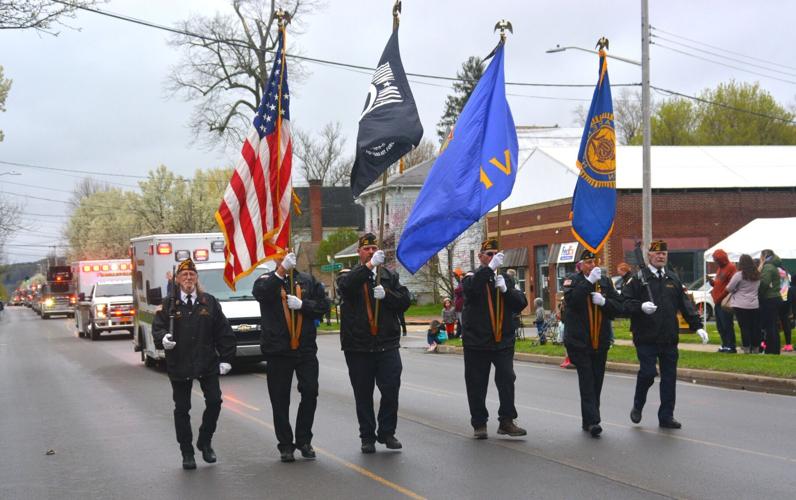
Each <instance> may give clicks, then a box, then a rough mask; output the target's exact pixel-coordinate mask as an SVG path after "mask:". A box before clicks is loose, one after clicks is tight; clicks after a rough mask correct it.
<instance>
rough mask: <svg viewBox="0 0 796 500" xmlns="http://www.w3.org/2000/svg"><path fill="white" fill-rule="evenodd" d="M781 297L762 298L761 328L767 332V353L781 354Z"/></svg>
mask: <svg viewBox="0 0 796 500" xmlns="http://www.w3.org/2000/svg"><path fill="white" fill-rule="evenodd" d="M780 304H782V300H781V299H780V298H773V299H760V329H761V330H764V331H765V332H766V336H765V338H764V339H763V340H765V341H766V354H779V325H778V324H777V323H779V306H780Z"/></svg>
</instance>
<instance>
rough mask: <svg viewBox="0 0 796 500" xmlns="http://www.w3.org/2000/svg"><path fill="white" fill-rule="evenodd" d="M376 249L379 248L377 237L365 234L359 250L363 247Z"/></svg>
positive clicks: (361, 237) (361, 239)
mask: <svg viewBox="0 0 796 500" xmlns="http://www.w3.org/2000/svg"><path fill="white" fill-rule="evenodd" d="M371 246H373V247H375V246H378V242H377V240H376V235H375V234H373V233H365V234H363V235H362V236H360V237H359V248H362V247H371Z"/></svg>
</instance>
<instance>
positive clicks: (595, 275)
mask: <svg viewBox="0 0 796 500" xmlns="http://www.w3.org/2000/svg"><path fill="white" fill-rule="evenodd" d="M602 277H603V270H602V269H600V268H599V267H597V266H594V269H592V270H591V272H590V273H589V275H588V276H586V279H587V280H589V283H591V284H592V285H593V284H595V283H597V282H598V281H600V278H602Z"/></svg>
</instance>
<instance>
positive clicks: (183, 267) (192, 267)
mask: <svg viewBox="0 0 796 500" xmlns="http://www.w3.org/2000/svg"><path fill="white" fill-rule="evenodd" d="M183 271H193V272H196V264H194V263H193V261H192V260H191V258H190V257H188V258H187V259H185V260H184V261H182V262H180V265H178V266H177V274H180V273H181V272H183Z"/></svg>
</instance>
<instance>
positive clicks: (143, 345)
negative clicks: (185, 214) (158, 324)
mask: <svg viewBox="0 0 796 500" xmlns="http://www.w3.org/2000/svg"><path fill="white" fill-rule="evenodd" d="M130 254H131V256H132V262H133V302H134V308H135V325H134V327H135V329H134V334H133V349H134V350H135V351H136V352H140V353H141V361H143V362H144V365H145V366H147V367H150V366H154V365H155V364H157V363H160V362H161V361H162V360H164V359H165V353H164V352H163V350H162V349H156V348H155V341H154V338H153V337H152V321H153V319H154V316H155V313H156V312H157V311H158V310H159V309H160V307H161V303H162V301H163V299H164V298H165V297H166V296H167V295H168V291H169V288H170V287H169V280H168V277H167V273H174V272H175V270H176V267H177V264H179V263H180V262H181V261H183V260H185V259H187V258H188V257H190V258H191V259H193V261H194V263H195V264H196V270H197V273H198V274H199V287H200V288H201V290H202V291H204V292H207V293H209V294H210V295H213V296H214V297H215V298H216V299H218V301H219V303H220V304H221V308H222V310H223V311H224V315H225V316H226V317H227V319H228V320H229V323H230V325H231V326H232V331H233V332H234V333H235V337H236V339H237V349H236V355H235V357H236V362H259V361H262V360H263V355H262V353H261V352H260V305H259V303H258V302H257V300H255V298H254V296H253V295H252V285H253V284H254V281H255V280H256V279H257V278H258V277H259V276H261V275H262V274H264V273H266V272H269V271H272V270H273V269H274V264H273V263H272V262H269V263H267V264H264V265H262V266H260V268H258V269H256V270H255V271H254V272H252V273H251V274H249V275H248V276H247V277H245V278H243V279H241V280H240V281H238V283H237V286H236V290H231V289H230V288H229V287H228V286H227V284H226V283H225V282H224V277H223V273H224V237H223V235H222V234H221V233H190V234H155V235H150V236H141V237H138V238H133V239H132V240H130Z"/></svg>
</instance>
